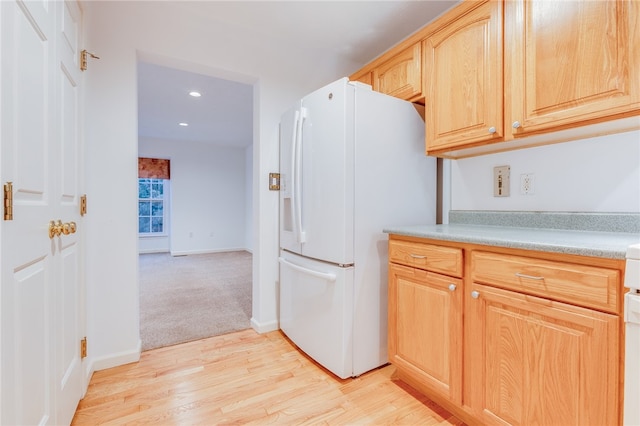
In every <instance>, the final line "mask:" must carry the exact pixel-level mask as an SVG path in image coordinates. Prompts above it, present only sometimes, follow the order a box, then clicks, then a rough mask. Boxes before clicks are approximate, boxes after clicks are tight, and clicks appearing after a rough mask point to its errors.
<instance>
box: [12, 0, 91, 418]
mask: <svg viewBox="0 0 640 426" xmlns="http://www.w3.org/2000/svg"><path fill="white" fill-rule="evenodd" d="M74 7H75V5H74V4H66V2H36V1H32V2H22V1H15V2H14V1H7V2H0V19H1V22H2V25H1V26H0V28H1V29H2V30H1V31H2V34H1V37H0V40H1V45H0V49H1V50H0V51H1V58H2V59H1V67H0V84H1V86H0V93H1V98H0V111H1V113H2V115H1V126H0V128H1V129H2V130H1V134H0V138H1V139H0V158H1V164H2V168H1V170H0V175H1V181H2V184H5V183H6V182H12V183H13V191H12V194H13V219H12V220H2V222H1V223H2V226H1V228H0V240H1V248H0V262H1V263H0V266H1V271H2V286H1V287H0V303H1V305H0V306H1V308H0V309H1V315H0V322H1V323H0V325H1V328H0V333H1V340H0V341H1V345H0V348H1V355H0V356H1V369H0V380H1V385H2V387H1V391H0V398H1V399H0V423H2V424H63V423H69V422H70V421H71V418H72V416H73V413H74V411H75V408H76V406H77V402H78V400H79V398H80V396H81V393H82V375H81V374H80V372H81V365H80V364H81V362H80V357H79V340H80V339H79V335H80V331H81V327H82V326H83V323H82V322H81V321H80V314H79V312H80V307H81V297H80V296H81V294H80V292H81V290H82V288H83V287H82V286H83V281H82V276H81V274H80V272H81V271H82V256H81V252H82V251H81V250H80V248H79V245H80V244H81V241H82V239H81V238H80V235H81V234H80V232H81V231H82V224H81V223H80V220H79V218H78V217H77V213H75V212H78V206H77V204H78V191H79V190H80V184H81V181H80V176H81V174H80V158H81V156H80V139H79V132H78V124H79V121H78V114H79V108H78V101H79V99H80V96H79V87H80V86H79V81H80V79H79V76H78V73H77V71H75V69H74V67H76V66H77V65H74V63H73V62H74V60H73V59H71V58H72V55H73V54H75V53H72V52H71V51H69V50H70V49H71V50H72V49H74V48H75V49H77V47H75V46H73V43H71V45H70V46H71V47H68V46H64V43H63V42H62V39H63V38H65V37H69V38H73V37H75V38H76V41H75V42H74V43H75V44H76V45H77V37H78V34H79V33H78V29H79V28H80V27H79V23H80V20H79V18H80V15H79V13H77V12H78V11H77V9H74ZM74 14H75V16H74ZM74 23H75V24H74ZM73 26H75V31H76V33H75V36H74V35H73V31H74V30H73V29H72V27H73ZM61 33H63V34H61ZM51 220H61V221H62V222H66V223H69V222H71V221H74V222H76V223H77V229H78V231H79V232H76V233H75V234H69V235H60V236H54V237H53V238H50V237H49V222H50V221H51Z"/></svg>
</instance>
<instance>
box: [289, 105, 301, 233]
mask: <svg viewBox="0 0 640 426" xmlns="http://www.w3.org/2000/svg"><path fill="white" fill-rule="evenodd" d="M299 124H300V111H297V110H296V112H295V115H294V119H293V132H292V133H291V169H290V170H291V204H290V208H291V217H292V218H293V236H294V239H295V241H297V242H300V237H299V236H298V235H300V228H298V219H297V207H296V204H297V203H298V179H297V178H296V168H297V154H296V152H297V150H298V147H297V145H298V133H299V127H300V126H299Z"/></svg>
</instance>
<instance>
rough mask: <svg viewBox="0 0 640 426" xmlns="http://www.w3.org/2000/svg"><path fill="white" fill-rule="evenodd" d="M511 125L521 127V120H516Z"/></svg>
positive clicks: (515, 127)
mask: <svg viewBox="0 0 640 426" xmlns="http://www.w3.org/2000/svg"><path fill="white" fill-rule="evenodd" d="M511 127H513V128H514V129H517V128H519V127H520V122H519V121H514V122H513V124H512V125H511Z"/></svg>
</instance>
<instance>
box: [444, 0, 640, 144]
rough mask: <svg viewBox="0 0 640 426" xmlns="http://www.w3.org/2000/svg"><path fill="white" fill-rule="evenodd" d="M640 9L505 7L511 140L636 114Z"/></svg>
mask: <svg viewBox="0 0 640 426" xmlns="http://www.w3.org/2000/svg"><path fill="white" fill-rule="evenodd" d="M638 9H640V2H638V1H629V0H627V1H622V0H609V1H570V2H553V1H523V0H511V1H508V2H505V20H504V22H505V52H504V57H505V94H506V96H505V121H506V128H507V131H508V134H507V135H506V137H507V138H510V137H511V136H512V135H513V137H520V136H525V135H529V134H532V133H536V132H546V131H551V130H557V129H561V128H566V127H572V126H575V125H582V124H590V123H594V122H598V121H603V120H609V119H612V118H617V117H624V116H630V115H637V114H638V113H639V112H640V25H638V19H639V16H640V14H639V13H638ZM438 107H440V106H439V105H438Z"/></svg>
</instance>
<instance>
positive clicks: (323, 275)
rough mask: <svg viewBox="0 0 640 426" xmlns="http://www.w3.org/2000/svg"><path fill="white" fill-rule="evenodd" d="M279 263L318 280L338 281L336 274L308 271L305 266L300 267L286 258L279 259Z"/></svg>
mask: <svg viewBox="0 0 640 426" xmlns="http://www.w3.org/2000/svg"><path fill="white" fill-rule="evenodd" d="M278 261H279V262H280V263H282V264H283V265H286V266H288V267H290V268H292V269H295V270H296V271H300V272H303V273H305V274H307V275H311V276H314V277H317V278H322V279H323V280H326V281H330V282H334V281H335V280H336V274H330V273H327V272H319V271H314V270H313V269H308V268H305V267H303V266H300V265H296V264H295V263H291V262H289V261H288V260H287V259H285V258H284V257H279V258H278Z"/></svg>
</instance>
